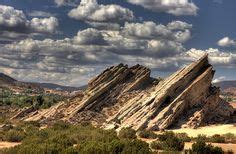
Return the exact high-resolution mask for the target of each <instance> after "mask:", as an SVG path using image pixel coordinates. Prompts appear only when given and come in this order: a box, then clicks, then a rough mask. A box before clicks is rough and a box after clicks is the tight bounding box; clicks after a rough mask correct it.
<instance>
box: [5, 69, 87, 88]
mask: <svg viewBox="0 0 236 154" xmlns="http://www.w3.org/2000/svg"><path fill="white" fill-rule="evenodd" d="M0 86H2V87H9V86H16V87H21V88H28V87H31V88H38V89H41V88H47V89H53V90H62V91H68V92H71V91H77V90H83V89H86V87H87V86H81V87H70V86H62V85H57V84H53V83H34V82H22V81H17V80H16V79H14V78H12V77H10V76H8V75H6V74H4V73H0Z"/></svg>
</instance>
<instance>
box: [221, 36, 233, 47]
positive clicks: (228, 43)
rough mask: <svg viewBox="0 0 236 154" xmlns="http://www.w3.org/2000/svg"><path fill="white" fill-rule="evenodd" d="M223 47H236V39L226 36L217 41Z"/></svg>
mask: <svg viewBox="0 0 236 154" xmlns="http://www.w3.org/2000/svg"><path fill="white" fill-rule="evenodd" d="M217 44H218V45H219V46H221V47H236V40H233V39H230V38H229V37H224V38H222V39H221V40H219V41H218V42H217Z"/></svg>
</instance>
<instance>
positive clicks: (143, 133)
mask: <svg viewBox="0 0 236 154" xmlns="http://www.w3.org/2000/svg"><path fill="white" fill-rule="evenodd" d="M139 137H141V138H148V139H156V138H157V134H155V133H154V132H152V131H148V130H143V131H140V132H139Z"/></svg>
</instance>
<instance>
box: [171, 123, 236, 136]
mask: <svg viewBox="0 0 236 154" xmlns="http://www.w3.org/2000/svg"><path fill="white" fill-rule="evenodd" d="M171 131H173V132H175V133H187V134H188V135H189V136H190V137H197V136H198V135H199V134H203V135H207V136H212V135H215V134H220V135H222V134H226V133H233V134H235V135H236V124H225V125H211V126H206V127H200V128H197V129H191V128H182V129H173V130H171Z"/></svg>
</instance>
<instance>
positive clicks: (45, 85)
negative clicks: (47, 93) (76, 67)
mask: <svg viewBox="0 0 236 154" xmlns="http://www.w3.org/2000/svg"><path fill="white" fill-rule="evenodd" d="M36 84H38V85H39V86H40V87H42V88H47V89H55V90H62V91H68V92H71V91H77V90H84V89H86V87H87V86H81V87H71V86H62V85H58V84H54V83H36Z"/></svg>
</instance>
